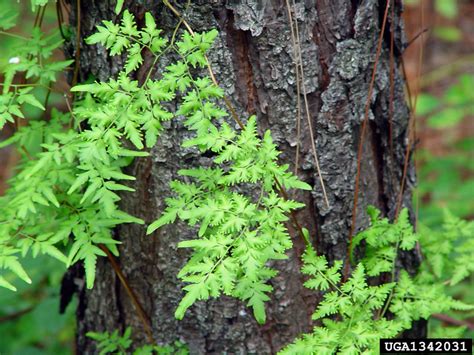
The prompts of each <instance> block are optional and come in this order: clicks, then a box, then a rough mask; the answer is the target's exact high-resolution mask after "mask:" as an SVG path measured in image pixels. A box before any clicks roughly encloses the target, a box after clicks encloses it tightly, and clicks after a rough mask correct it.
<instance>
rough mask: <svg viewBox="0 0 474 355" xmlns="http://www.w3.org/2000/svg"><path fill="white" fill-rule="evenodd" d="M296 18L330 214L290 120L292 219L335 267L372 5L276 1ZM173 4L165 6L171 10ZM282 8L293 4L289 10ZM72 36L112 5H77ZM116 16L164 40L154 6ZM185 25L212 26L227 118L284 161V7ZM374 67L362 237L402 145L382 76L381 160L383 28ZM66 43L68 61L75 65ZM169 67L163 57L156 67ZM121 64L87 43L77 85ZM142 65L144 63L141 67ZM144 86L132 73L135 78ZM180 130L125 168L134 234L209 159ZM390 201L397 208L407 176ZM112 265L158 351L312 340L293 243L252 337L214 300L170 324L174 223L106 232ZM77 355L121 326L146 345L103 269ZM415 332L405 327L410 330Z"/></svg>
mask: <svg viewBox="0 0 474 355" xmlns="http://www.w3.org/2000/svg"><path fill="white" fill-rule="evenodd" d="M289 2H290V4H291V6H292V11H293V16H294V18H295V19H296V20H297V23H298V29H299V34H300V43H299V44H300V46H301V52H302V58H303V65H304V74H305V82H304V85H305V88H306V91H307V95H308V100H309V111H310V112H309V114H310V117H311V120H312V123H313V127H314V130H315V138H316V148H317V151H318V154H319V160H320V167H321V171H322V176H323V179H324V182H325V185H326V189H327V194H328V198H329V204H330V207H329V208H328V207H327V206H326V204H325V202H324V199H323V194H322V189H321V185H320V183H319V182H318V178H317V172H316V169H315V166H314V163H313V158H312V153H311V142H310V135H309V128H308V124H307V122H306V120H305V119H304V120H302V129H301V131H302V135H301V159H300V161H299V176H300V177H301V178H302V179H303V180H304V181H306V182H308V183H310V184H312V186H314V189H313V191H312V192H310V193H301V194H299V195H298V196H296V198H298V199H299V200H300V201H303V202H304V203H306V206H307V207H306V208H305V209H304V210H301V211H299V212H298V213H297V217H298V220H299V221H300V223H301V224H302V225H304V226H305V227H306V228H308V229H309V230H310V232H311V235H312V236H316V241H315V244H316V246H317V250H318V252H319V253H322V254H325V255H327V256H328V257H329V258H330V259H332V260H333V259H343V258H345V256H346V250H347V240H348V235H349V230H350V225H351V215H352V204H353V198H354V180H355V174H356V167H357V163H356V158H357V146H358V143H359V136H360V128H361V122H362V121H363V117H364V105H365V102H366V98H367V93H368V87H369V82H370V75H371V71H372V67H373V64H374V58H375V52H376V45H377V38H378V36H379V33H380V27H381V24H382V18H383V12H384V9H385V4H386V3H385V1H384V0H305V1H296V4H294V1H293V0H291V1H289ZM76 3H77V2H76V1H71V9H72V11H71V17H70V21H71V25H72V26H75V24H76V15H77V8H76ZM185 3H186V2H185V1H178V2H177V4H176V6H177V7H178V8H179V9H180V10H181V11H184V7H185V6H186V4H185ZM293 5H295V6H294V7H293ZM80 6H81V9H82V11H81V14H82V15H81V18H80V22H81V36H82V38H86V37H87V36H88V35H90V34H91V33H92V32H93V31H94V27H95V25H97V24H99V22H100V21H101V20H104V19H112V20H115V18H116V17H115V15H114V12H113V8H114V6H115V1H99V0H82V1H80ZM125 7H128V9H129V10H130V11H131V12H133V13H134V14H135V15H136V16H137V18H138V19H139V20H140V21H143V18H144V13H145V12H146V11H151V12H152V13H153V14H154V15H155V17H156V19H157V23H158V25H159V27H161V28H163V29H164V31H165V33H166V32H168V33H169V32H170V31H171V30H172V29H174V27H175V26H176V24H177V18H176V17H175V16H174V15H173V14H172V12H171V11H169V10H168V9H167V8H166V7H165V6H164V5H163V3H162V2H161V1H159V0H144V1H125ZM185 13H186V19H187V20H188V22H189V23H190V24H191V26H192V27H193V28H194V29H196V30H198V31H203V30H208V29H211V28H217V29H219V31H220V35H219V37H218V39H217V42H216V44H215V46H214V48H213V49H212V50H211V52H210V54H209V57H210V61H211V62H212V66H213V68H214V71H215V73H216V76H217V79H218V81H219V82H220V84H221V86H222V87H223V88H224V89H225V91H226V94H227V95H228V96H229V97H230V98H231V99H232V101H233V104H234V106H235V107H236V108H237V110H238V112H239V114H241V116H243V117H248V115H249V114H256V115H257V117H258V124H259V128H260V129H261V131H264V130H266V129H268V128H269V129H271V131H272V133H273V137H274V138H275V140H276V142H277V143H278V145H279V147H280V150H281V151H282V152H283V154H282V155H281V161H282V162H285V163H290V164H291V165H292V168H293V167H294V163H295V151H296V144H297V141H298V137H297V131H296V112H297V109H296V107H297V105H296V103H297V97H296V96H297V94H296V84H295V81H296V79H295V69H294V55H293V53H294V48H293V46H292V41H291V33H290V22H289V18H288V14H287V4H286V1H283V0H261V1H257V0H228V1H223V0H213V1H205V0H196V1H191V2H190V4H189V8H188V9H187V11H186V12H185ZM400 13H401V3H400V1H399V0H397V1H395V19H394V21H393V22H394V25H393V28H394V29H395V63H396V64H397V65H398V64H399V60H400V53H401V52H402V50H401V49H402V48H403V43H404V41H403V36H402V30H403V29H402V25H401V24H400ZM391 23H392V20H391V19H389V20H388V22H387V29H386V35H385V36H384V42H383V48H382V53H381V57H380V61H379V64H378V73H377V77H376V81H375V88H374V92H373V96H372V100H371V106H370V115H369V118H370V119H369V123H368V126H367V128H368V129H367V132H366V135H365V142H364V151H363V159H362V169H361V172H362V173H361V184H360V186H361V189H360V197H359V204H358V208H357V216H356V228H355V230H356V231H357V230H359V229H361V228H364V227H366V226H367V223H368V220H367V217H366V214H365V209H366V206H367V205H368V204H373V205H376V206H378V207H379V208H380V209H381V210H382V211H383V213H384V214H385V215H388V216H389V217H391V218H393V216H394V212H395V205H396V202H397V196H398V194H399V185H400V180H401V176H402V171H403V161H404V155H405V148H406V144H407V126H408V118H409V111H408V108H407V106H406V103H405V100H404V93H403V80H402V78H401V74H400V71H399V70H398V69H396V71H395V76H394V96H393V105H394V108H395V110H394V114H393V117H392V137H393V154H390V149H389V146H390V144H389V133H388V132H389V101H390V80H389V77H390V76H389V67H390V65H389V56H390V51H389V48H390V47H389V40H390V35H389V28H390V26H391ZM74 51H75V44H74V43H70V44H69V47H68V48H67V52H68V53H69V55H70V56H74ZM167 60H169V58H165V59H164V62H165V63H166V61H167ZM121 65H122V61H121V59H120V58H118V57H114V58H109V57H107V55H106V51H105V50H104V49H103V48H102V47H100V46H86V45H84V43H81V55H80V79H81V80H85V79H86V78H88V77H89V76H90V75H93V76H94V77H96V78H97V79H99V80H107V79H108V78H109V77H111V76H113V75H114V74H115V73H117V71H118V70H119V68H120V67H121ZM147 65H149V61H146V63H145V67H146V66H147ZM140 75H143V73H142V72H139V73H138V77H140ZM186 135H187V133H186V132H185V131H184V129H183V126H182V124H180V122H179V118H178V119H177V120H175V121H173V122H172V123H171V124H170V125H169V126H168V127H167V129H166V131H165V132H164V134H163V135H162V137H161V138H160V139H159V143H158V144H157V146H156V147H155V148H153V149H152V151H151V157H149V158H144V159H139V160H137V161H136V163H135V164H134V165H133V167H131V168H130V172H131V173H132V174H134V175H135V176H136V177H137V181H136V184H135V186H134V187H135V188H136V190H137V191H136V192H135V193H127V194H124V195H123V201H122V202H123V203H122V207H123V208H124V209H125V210H127V211H128V212H129V213H131V214H134V215H136V216H138V217H141V218H143V219H144V220H145V221H146V222H147V223H150V222H152V221H153V220H154V219H155V218H157V217H158V216H159V214H160V212H161V211H162V210H163V208H164V203H163V200H164V198H165V197H166V196H168V195H169V194H170V191H169V188H168V183H169V182H170V180H172V179H175V178H177V170H178V169H179V168H182V167H183V166H191V165H196V164H206V163H207V162H208V161H209V160H208V159H209V158H206V157H200V156H199V155H198V154H197V153H196V152H194V151H191V150H189V149H187V150H186V149H183V148H181V147H180V143H181V141H182V139H183V137H184V136H186ZM407 179H408V181H407V188H406V191H405V192H404V194H403V202H404V205H405V206H410V186H411V185H412V183H413V179H414V177H413V173H412V172H411V167H410V169H409V173H408V178H407ZM116 232H117V238H119V239H120V240H121V241H122V242H123V244H122V245H121V247H120V252H121V254H120V258H119V262H120V265H121V267H122V269H123V272H124V274H125V275H126V277H127V278H128V280H129V282H130V284H131V286H132V288H133V289H134V290H135V292H136V293H137V295H138V298H139V300H140V302H141V303H142V305H143V307H144V309H145V311H146V313H147V314H148V316H149V317H150V320H151V324H152V328H153V335H154V337H155V339H156V340H157V341H158V342H160V343H166V342H169V341H170V340H174V339H180V340H182V341H184V342H185V343H186V344H188V346H189V348H190V350H191V352H192V353H196V354H198V353H199V354H202V353H223V352H227V353H236V354H237V353H239V354H240V353H242V354H243V353H245V354H247V353H258V354H267V353H275V352H276V351H278V350H279V349H280V348H281V347H282V346H284V345H285V344H287V343H288V342H290V341H292V340H293V339H294V338H295V337H296V336H297V335H298V334H300V333H302V332H308V331H310V330H311V319H310V315H311V313H312V312H313V310H314V307H315V305H316V302H317V295H315V294H314V293H312V292H308V291H307V290H305V289H304V288H303V287H302V276H301V274H300V272H299V267H300V262H299V256H300V255H301V253H302V250H303V248H304V245H303V244H302V242H301V240H299V239H298V238H297V237H295V238H294V245H295V246H294V249H293V250H292V251H291V252H290V253H289V256H290V258H289V259H288V260H286V261H281V262H278V263H277V264H276V265H277V268H278V269H279V270H280V274H279V275H278V277H276V278H275V280H274V281H273V285H274V287H275V292H274V294H273V296H272V301H271V302H269V303H268V307H267V313H268V321H267V324H265V325H263V326H259V325H258V324H257V323H256V322H255V320H254V319H253V317H252V314H251V311H250V310H249V309H248V308H247V307H246V306H245V305H244V304H242V303H241V302H238V301H235V300H233V299H229V298H225V297H224V298H222V299H219V300H213V301H209V302H199V303H198V304H197V305H195V306H193V307H192V308H191V309H190V311H188V313H187V314H186V317H185V319H184V320H182V321H177V320H175V319H174V317H173V313H174V310H175V308H176V306H177V304H178V302H179V300H180V298H181V297H182V295H183V294H182V292H181V291H180V288H181V286H182V285H180V283H179V282H178V280H177V278H176V275H177V273H178V270H179V269H180V267H181V266H182V265H183V263H184V261H185V259H186V257H187V254H186V252H185V251H183V250H178V249H177V247H176V245H177V243H178V241H180V240H183V239H187V238H191V237H192V235H193V234H194V233H195V231H194V230H191V229H190V228H189V227H187V226H185V225H183V224H179V223H178V224H175V225H173V226H170V227H166V228H163V229H162V230H161V231H159V232H158V233H156V234H155V235H153V236H145V229H144V228H143V227H142V226H137V225H130V226H128V225H127V226H123V227H121V228H119V229H118V230H117V231H116ZM401 259H402V260H403V262H402V263H403V264H404V265H405V267H408V268H409V270H410V271H412V272H413V271H414V270H415V269H416V265H417V262H418V259H417V256H416V255H415V256H413V255H412V256H404V257H402V258H401ZM79 298H80V302H79V307H78V311H77V313H78V323H77V324H78V329H77V331H78V335H77V349H78V352H79V353H94V352H95V345H94V343H93V342H92V341H91V340H90V339H88V338H87V337H86V336H85V333H86V332H87V331H105V330H109V331H110V330H113V329H122V330H123V329H124V328H125V327H126V326H132V327H133V329H134V338H135V340H136V342H137V343H138V344H140V343H144V342H146V338H145V334H144V332H143V327H142V324H141V323H140V321H139V319H138V317H137V316H136V312H135V310H134V307H133V305H132V304H131V302H130V300H129V299H128V297H127V295H126V293H125V292H124V290H123V288H122V286H121V285H120V282H119V280H118V279H117V277H116V276H115V274H114V271H113V270H112V268H111V267H110V265H109V263H108V262H107V260H106V259H105V258H104V259H103V260H100V261H99V263H98V270H97V279H96V283H95V286H94V288H93V289H92V290H90V291H85V290H82V291H81V292H80V295H79ZM422 331H423V327H420V328H419V329H418V333H419V334H420V332H422Z"/></svg>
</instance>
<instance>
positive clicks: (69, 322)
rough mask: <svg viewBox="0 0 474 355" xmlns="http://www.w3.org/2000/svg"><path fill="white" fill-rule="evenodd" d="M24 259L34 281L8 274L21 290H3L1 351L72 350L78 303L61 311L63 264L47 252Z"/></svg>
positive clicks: (30, 354)
mask: <svg viewBox="0 0 474 355" xmlns="http://www.w3.org/2000/svg"><path fill="white" fill-rule="evenodd" d="M22 262H23V264H24V265H25V267H28V269H29V270H30V271H31V272H30V273H29V275H30V277H31V279H32V284H31V285H28V284H25V283H24V282H18V278H17V277H16V276H15V275H14V274H13V273H10V275H8V274H7V275H6V278H7V279H8V281H10V282H13V283H14V284H15V286H16V288H17V289H18V291H17V292H10V291H8V290H4V289H2V290H0V334H1V335H0V353H1V354H21V355H34V354H51V355H53V354H54V355H61V354H71V353H72V339H73V338H74V331H75V327H74V310H75V305H74V304H71V305H69V307H68V308H67V310H66V314H59V289H60V282H61V278H62V276H63V275H64V272H65V267H64V264H62V263H61V262H59V261H57V260H55V259H53V258H50V257H47V256H39V257H37V258H35V259H33V258H31V257H30V258H25V259H24V260H22ZM9 276H10V277H9Z"/></svg>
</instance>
